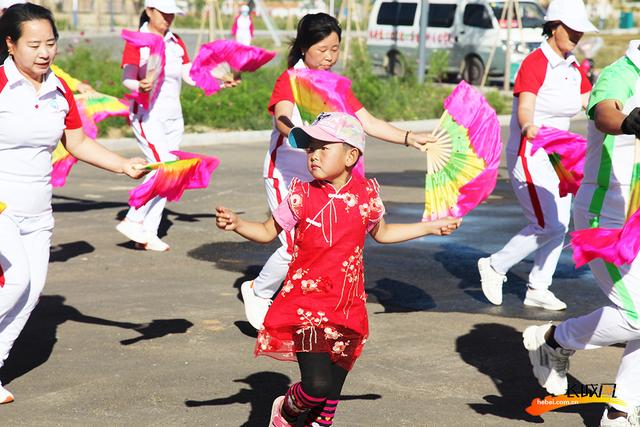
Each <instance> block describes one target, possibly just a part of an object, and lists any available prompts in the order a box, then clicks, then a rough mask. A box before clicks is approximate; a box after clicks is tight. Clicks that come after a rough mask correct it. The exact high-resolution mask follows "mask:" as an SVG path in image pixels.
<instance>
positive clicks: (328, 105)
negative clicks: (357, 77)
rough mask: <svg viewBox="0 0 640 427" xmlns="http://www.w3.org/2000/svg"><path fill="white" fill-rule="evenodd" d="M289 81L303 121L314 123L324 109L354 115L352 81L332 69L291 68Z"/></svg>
mask: <svg viewBox="0 0 640 427" xmlns="http://www.w3.org/2000/svg"><path fill="white" fill-rule="evenodd" d="M288 73H289V80H290V82H291V90H292V91H293V98H294V100H295V103H296V106H297V107H298V110H299V111H300V116H301V117H302V120H303V121H304V122H306V123H312V122H313V121H314V120H315V118H316V117H317V116H318V114H320V113H323V112H340V113H348V114H351V115H352V116H355V111H353V108H351V106H350V105H349V102H348V96H349V94H350V93H351V80H349V79H348V78H346V77H343V76H340V75H338V74H335V73H332V72H331V71H325V70H311V69H308V68H300V69H290V70H289V71H288Z"/></svg>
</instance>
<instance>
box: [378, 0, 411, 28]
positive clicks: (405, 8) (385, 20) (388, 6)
mask: <svg viewBox="0 0 640 427" xmlns="http://www.w3.org/2000/svg"><path fill="white" fill-rule="evenodd" d="M417 8H418V4H417V3H398V2H392V3H382V4H381V5H380V12H378V20H377V21H376V22H377V24H378V25H393V26H394V27H397V26H412V25H413V20H414V18H415V16H416V9H417Z"/></svg>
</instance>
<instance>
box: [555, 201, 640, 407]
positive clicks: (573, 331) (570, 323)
mask: <svg viewBox="0 0 640 427" xmlns="http://www.w3.org/2000/svg"><path fill="white" fill-rule="evenodd" d="M592 218H593V214H591V213H588V212H585V211H583V210H580V209H575V210H574V217H573V221H574V223H575V227H576V230H580V229H584V228H588V227H589V221H590V220H591V219H592ZM600 226H601V227H605V228H609V227H614V226H615V225H614V224H613V223H611V224H610V223H608V221H607V219H606V218H604V217H601V218H600ZM589 267H590V268H591V271H592V272H593V275H594V277H595V278H596V281H597V282H598V285H599V286H600V289H601V290H602V291H603V292H604V293H605V295H607V297H608V298H609V299H610V300H611V302H612V305H611V306H606V307H602V308H599V309H597V310H595V311H594V312H592V313H590V314H587V315H586V316H582V317H576V318H573V319H568V320H565V321H564V322H562V323H560V324H559V325H558V326H557V327H556V332H555V334H554V337H555V339H556V341H557V342H558V344H560V345H561V346H562V347H564V348H568V349H572V350H590V349H594V348H600V347H605V346H609V345H611V344H616V343H626V347H625V350H624V354H623V355H622V361H621V363H620V366H619V368H618V374H617V375H616V381H615V382H616V396H617V397H619V398H620V399H622V400H624V401H625V402H626V403H627V404H628V405H629V406H640V319H639V313H640V258H636V259H635V260H634V261H633V263H631V265H623V266H620V267H614V266H612V265H607V264H605V262H604V261H602V260H601V259H596V260H594V261H592V262H590V263H589ZM613 406H615V407H616V408H617V409H619V410H621V411H628V410H629V408H625V407H624V406H621V405H613Z"/></svg>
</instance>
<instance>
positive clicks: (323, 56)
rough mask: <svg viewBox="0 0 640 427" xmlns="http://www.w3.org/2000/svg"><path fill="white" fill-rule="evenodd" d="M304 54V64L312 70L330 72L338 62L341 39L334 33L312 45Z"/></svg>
mask: <svg viewBox="0 0 640 427" xmlns="http://www.w3.org/2000/svg"><path fill="white" fill-rule="evenodd" d="M303 54H304V57H303V59H304V63H305V65H306V66H307V67H309V68H311V69H312V70H329V69H331V67H333V66H334V65H335V64H336V62H338V57H339V56H340V39H339V38H338V34H337V33H335V32H333V33H331V34H329V35H328V36H327V37H325V38H324V39H322V40H320V41H319V42H318V43H316V44H314V45H312V46H310V47H309V49H307V50H306V51H305V52H303Z"/></svg>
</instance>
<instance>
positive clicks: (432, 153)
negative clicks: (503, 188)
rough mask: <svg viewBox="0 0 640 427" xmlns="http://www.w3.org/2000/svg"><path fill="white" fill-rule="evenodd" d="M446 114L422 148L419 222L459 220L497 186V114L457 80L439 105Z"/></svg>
mask: <svg viewBox="0 0 640 427" xmlns="http://www.w3.org/2000/svg"><path fill="white" fill-rule="evenodd" d="M444 108H445V111H444V113H443V114H442V117H441V118H440V123H439V124H438V126H437V127H436V129H435V130H434V132H433V135H434V136H435V137H436V138H437V141H436V142H434V143H429V144H426V145H425V146H424V147H423V151H424V152H425V153H426V157H427V174H426V179H425V204H424V213H423V217H422V220H423V221H433V220H436V219H440V218H444V217H447V216H453V217H458V218H460V217H462V216H464V215H466V214H467V213H468V212H469V211H471V210H472V209H473V208H475V207H476V206H477V205H479V204H480V203H482V202H483V201H484V200H485V199H486V198H487V197H489V194H491V192H492V191H493V189H494V188H495V186H496V180H497V177H498V166H499V165H500V153H501V151H502V141H501V139H500V123H499V122H498V118H497V116H496V112H495V111H494V110H493V108H491V106H490V105H489V104H488V103H487V101H486V100H485V99H484V97H483V96H482V95H481V94H480V92H478V91H477V90H475V89H474V88H473V87H471V86H469V85H468V84H467V83H466V82H464V81H463V82H461V83H460V84H458V86H457V87H456V88H455V89H454V90H453V92H452V93H451V95H449V97H448V98H447V99H446V100H445V102H444Z"/></svg>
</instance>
